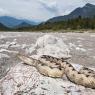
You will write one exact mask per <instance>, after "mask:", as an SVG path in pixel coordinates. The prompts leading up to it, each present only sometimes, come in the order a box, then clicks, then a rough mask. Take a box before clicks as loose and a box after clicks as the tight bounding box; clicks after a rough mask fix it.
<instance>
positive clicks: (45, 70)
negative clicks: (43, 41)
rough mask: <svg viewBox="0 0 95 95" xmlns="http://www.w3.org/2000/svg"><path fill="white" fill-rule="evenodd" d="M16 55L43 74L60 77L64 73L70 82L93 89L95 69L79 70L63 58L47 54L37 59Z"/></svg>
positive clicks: (94, 85) (94, 86)
mask: <svg viewBox="0 0 95 95" xmlns="http://www.w3.org/2000/svg"><path fill="white" fill-rule="evenodd" d="M18 57H19V58H20V59H21V60H22V61H23V62H25V63H26V64H29V65H32V66H35V67H36V68H37V70H38V71H39V72H40V73H41V74H43V75H46V76H49V77H59V78H60V77H62V76H63V74H64V73H65V74H66V76H67V78H68V79H69V80H70V81H71V82H73V83H75V84H78V85H82V86H85V87H88V88H94V89H95V71H93V70H91V69H88V68H85V67H84V68H82V69H80V71H77V70H76V69H75V68H74V67H73V66H72V65H71V64H70V63H69V62H67V61H65V59H64V58H56V57H52V56H48V55H43V56H41V57H40V59H39V60H36V59H33V58H28V57H25V56H22V55H18Z"/></svg>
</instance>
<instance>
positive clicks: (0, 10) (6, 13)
mask: <svg viewBox="0 0 95 95" xmlns="http://www.w3.org/2000/svg"><path fill="white" fill-rule="evenodd" d="M8 14H9V12H8V10H6V9H4V8H0V15H8Z"/></svg>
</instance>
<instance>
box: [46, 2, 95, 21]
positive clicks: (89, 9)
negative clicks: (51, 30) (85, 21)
mask: <svg viewBox="0 0 95 95" xmlns="http://www.w3.org/2000/svg"><path fill="white" fill-rule="evenodd" d="M79 16H81V17H83V18H86V17H88V18H91V17H93V16H95V5H93V4H90V3H87V4H86V5H85V6H83V7H79V8H76V9H75V10H74V11H72V12H71V13H70V14H68V15H64V16H58V17H54V18H51V19H49V20H48V21H47V22H58V21H64V20H68V19H74V18H77V17H79Z"/></svg>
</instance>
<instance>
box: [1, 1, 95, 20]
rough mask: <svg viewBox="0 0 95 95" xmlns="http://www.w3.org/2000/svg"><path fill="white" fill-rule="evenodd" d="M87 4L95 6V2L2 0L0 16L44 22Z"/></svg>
mask: <svg viewBox="0 0 95 95" xmlns="http://www.w3.org/2000/svg"><path fill="white" fill-rule="evenodd" d="M86 3H91V4H95V0H0V15H1V16H2V15H9V16H14V17H17V18H27V19H34V20H42V21H43V20H47V19H49V18H51V17H55V16H59V15H65V14H68V13H70V12H71V11H72V10H74V9H75V8H77V7H82V6H84V5H85V4H86Z"/></svg>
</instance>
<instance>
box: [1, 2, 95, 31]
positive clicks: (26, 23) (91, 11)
mask: <svg viewBox="0 0 95 95" xmlns="http://www.w3.org/2000/svg"><path fill="white" fill-rule="evenodd" d="M79 16H81V17H82V18H87V17H88V18H92V17H95V5H93V4H90V3H87V4H86V5H85V6H83V7H79V8H76V9H75V10H74V11H72V12H71V13H70V14H68V15H64V16H58V17H54V18H51V19H49V20H47V21H46V22H44V23H47V22H50V23H52V22H53V23H54V22H60V21H66V20H68V19H75V18H77V17H79ZM38 24H39V23H38V22H36V21H31V20H27V19H17V18H15V17H10V16H1V17H0V27H3V28H4V27H5V28H6V29H7V27H8V28H21V27H33V26H34V25H38ZM0 29H1V28H0Z"/></svg>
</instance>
